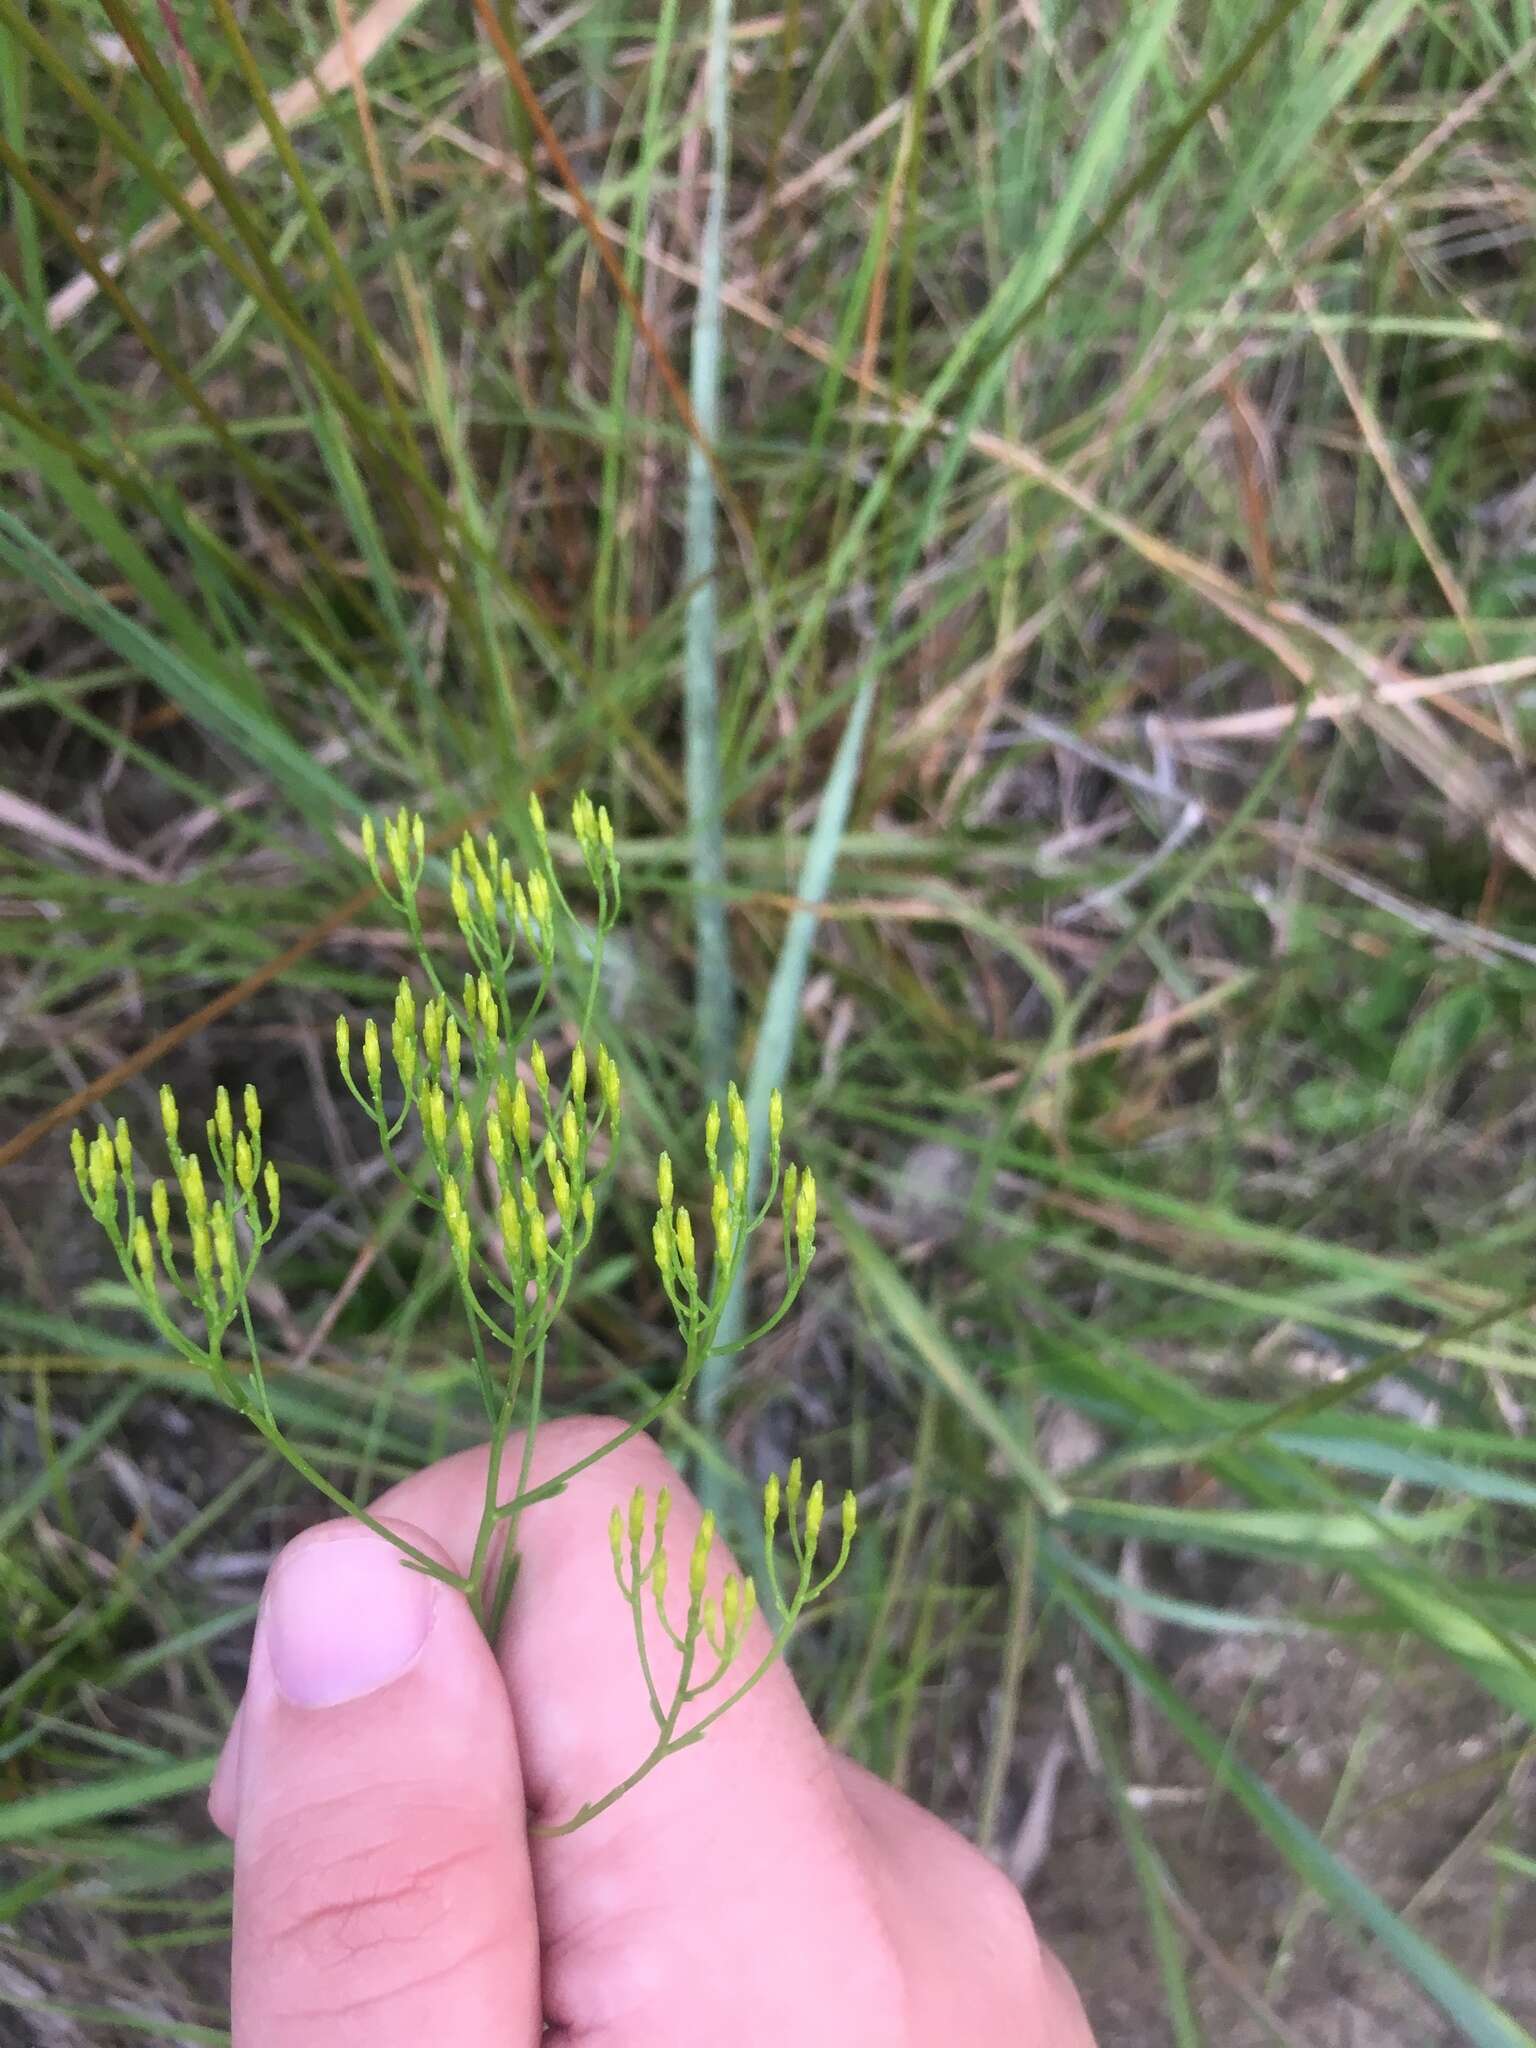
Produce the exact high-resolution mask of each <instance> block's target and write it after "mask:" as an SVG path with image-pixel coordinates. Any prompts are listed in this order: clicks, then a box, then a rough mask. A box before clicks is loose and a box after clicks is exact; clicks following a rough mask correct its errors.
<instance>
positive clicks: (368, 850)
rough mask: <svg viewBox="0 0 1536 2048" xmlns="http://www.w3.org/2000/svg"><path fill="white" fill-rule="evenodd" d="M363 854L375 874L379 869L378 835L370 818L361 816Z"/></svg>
mask: <svg viewBox="0 0 1536 2048" xmlns="http://www.w3.org/2000/svg"><path fill="white" fill-rule="evenodd" d="M363 855H364V858H365V859H366V860H367V862H368V865H369V867H371V868H372V869H373V871H374V873H375V874H377V873H378V871H379V836H378V833H377V832H376V831H375V829H374V823H373V820H372V818H370V817H368V816H367V815H366V814H365V815H364V817H363Z"/></svg>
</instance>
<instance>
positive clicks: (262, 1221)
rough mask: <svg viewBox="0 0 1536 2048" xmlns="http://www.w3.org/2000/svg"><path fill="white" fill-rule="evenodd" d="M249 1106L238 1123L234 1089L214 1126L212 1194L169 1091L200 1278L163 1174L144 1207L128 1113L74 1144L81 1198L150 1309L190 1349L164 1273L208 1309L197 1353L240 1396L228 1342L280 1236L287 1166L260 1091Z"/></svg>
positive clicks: (167, 1120)
mask: <svg viewBox="0 0 1536 2048" xmlns="http://www.w3.org/2000/svg"><path fill="white" fill-rule="evenodd" d="M241 1109H242V1112H243V1118H244V1121H243V1124H242V1125H239V1126H237V1124H236V1121H235V1108H234V1104H233V1102H232V1101H231V1099H230V1094H229V1090H228V1089H227V1088H220V1089H219V1091H218V1093H217V1095H216V1096H215V1098H214V1109H213V1115H212V1116H211V1117H209V1118H208V1120H207V1122H206V1124H205V1126H204V1129H205V1132H206V1135H207V1145H208V1159H209V1163H210V1172H211V1178H212V1180H213V1182H214V1187H215V1192H214V1193H213V1194H212V1195H211V1196H210V1194H209V1189H208V1180H207V1178H205V1176H204V1172H203V1163H202V1160H201V1158H200V1157H199V1156H198V1154H197V1153H196V1152H192V1151H188V1150H187V1149H185V1148H184V1147H183V1145H182V1142H181V1110H180V1107H179V1105H178V1104H177V1101H176V1097H175V1095H174V1094H173V1093H172V1091H171V1089H170V1088H169V1087H165V1088H162V1089H161V1091H160V1122H161V1126H162V1128H163V1130H164V1133H165V1143H166V1151H167V1153H168V1155H169V1159H170V1165H171V1174H172V1177H173V1179H174V1181H175V1184H176V1188H177V1192H178V1194H179V1196H180V1209H181V1216H182V1223H183V1230H184V1238H185V1245H186V1255H187V1258H188V1262H189V1265H190V1277H188V1276H186V1275H184V1273H183V1271H182V1267H181V1264H180V1260H179V1257H178V1252H177V1246H176V1237H175V1234H174V1232H173V1226H172V1205H171V1191H170V1184H169V1183H168V1182H167V1181H166V1180H165V1179H163V1178H157V1179H155V1180H153V1181H151V1183H150V1187H149V1202H148V1209H147V1212H146V1211H145V1209H143V1208H141V1206H140V1203H139V1196H138V1185H137V1173H136V1166H135V1158H134V1149H133V1140H132V1138H131V1136H130V1134H129V1130H128V1126H127V1123H126V1122H125V1121H124V1120H123V1119H122V1118H121V1117H119V1118H118V1120H117V1123H116V1125H115V1126H114V1127H113V1128H112V1129H111V1130H108V1129H107V1128H106V1127H105V1126H102V1127H100V1128H99V1129H98V1130H97V1131H96V1133H95V1135H94V1137H92V1138H91V1139H90V1140H89V1141H87V1139H86V1137H85V1134H84V1132H83V1131H79V1130H77V1131H75V1132H74V1133H73V1135H72V1136H71V1139H70V1154H71V1157H72V1159H73V1161H74V1167H75V1178H76V1181H77V1182H78V1183H79V1187H80V1193H81V1196H82V1197H83V1199H84V1201H85V1203H86V1206H87V1207H88V1208H89V1210H90V1212H91V1214H92V1215H93V1216H94V1217H95V1219H96V1221H97V1222H98V1223H99V1224H100V1225H101V1227H102V1229H103V1230H104V1231H105V1232H106V1234H107V1237H108V1239H109V1241H110V1242H111V1244H112V1247H113V1249H114V1250H115V1251H116V1253H117V1255H118V1260H119V1263H120V1264H121V1266H122V1268H123V1272H124V1275H125V1277H126V1278H127V1279H128V1281H129V1283H130V1285H132V1287H133V1289H134V1292H135V1293H136V1295H137V1296H138V1298H139V1301H140V1302H141V1304H142V1305H143V1307H144V1309H145V1311H146V1312H147V1313H148V1314H149V1316H150V1317H151V1319H152V1320H153V1321H154V1322H155V1324H156V1325H157V1327H158V1328H160V1329H161V1331H162V1333H163V1334H165V1335H167V1336H168V1337H169V1338H170V1339H171V1341H172V1342H173V1343H174V1344H175V1345H176V1346H177V1348H178V1349H180V1350H183V1351H184V1352H189V1351H190V1350H191V1347H190V1346H189V1343H188V1340H187V1339H186V1338H185V1337H184V1336H183V1335H182V1333H181V1332H180V1331H179V1330H178V1329H177V1328H175V1326H173V1325H172V1324H171V1323H170V1322H169V1319H168V1317H167V1315H166V1312H165V1308H164V1305H163V1304H162V1302H161V1299H160V1283H161V1279H162V1276H163V1277H164V1278H165V1279H166V1280H168V1281H169V1282H170V1283H171V1285H172V1287H174V1288H175V1290H176V1291H177V1293H178V1294H180V1295H181V1296H182V1298H183V1299H184V1300H186V1301H188V1302H190V1303H192V1304H194V1305H195V1306H196V1307H198V1308H199V1309H200V1310H201V1311H202V1315H203V1319H204V1322H205V1324H206V1328H207V1349H206V1350H205V1351H195V1352H191V1355H194V1356H196V1357H197V1358H198V1359H199V1361H200V1362H201V1363H203V1364H205V1365H207V1366H208V1367H209V1368H210V1369H211V1370H212V1371H213V1372H214V1373H215V1374H216V1376H218V1378H219V1380H220V1384H221V1385H222V1386H224V1387H225V1391H226V1392H230V1393H231V1394H232V1398H237V1397H234V1396H233V1392H232V1383H230V1382H229V1381H228V1377H227V1371H226V1369H225V1368H224V1366H223V1364H222V1361H221V1359H220V1356H219V1346H220V1343H221V1341H222V1338H223V1335H224V1332H225V1331H226V1330H227V1329H228V1327H229V1325H230V1323H231V1322H232V1321H233V1319H234V1317H235V1316H236V1315H237V1314H238V1313H239V1311H240V1308H241V1305H242V1304H243V1302H244V1300H245V1297H246V1294H247V1292H248V1290H249V1287H250V1281H251V1275H252V1273H253V1271H254V1269H255V1265H256V1261H257V1259H258V1257H259V1256H260V1253H261V1251H262V1248H263V1247H264V1246H265V1245H266V1244H267V1243H269V1242H270V1240H271V1238H272V1237H273V1235H274V1234H275V1232H276V1230H277V1225H278V1219H279V1216H280V1214H281V1209H282V1190H281V1187H280V1185H279V1182H278V1177H277V1169H276V1167H274V1166H273V1164H272V1162H271V1161H270V1160H265V1161H264V1160H263V1157H262V1143H261V1103H260V1101H259V1100H258V1098H257V1095H256V1091H255V1089H254V1088H251V1087H247V1088H246V1089H245V1092H244V1097H243V1100H242V1103H241ZM258 1191H259V1192H258Z"/></svg>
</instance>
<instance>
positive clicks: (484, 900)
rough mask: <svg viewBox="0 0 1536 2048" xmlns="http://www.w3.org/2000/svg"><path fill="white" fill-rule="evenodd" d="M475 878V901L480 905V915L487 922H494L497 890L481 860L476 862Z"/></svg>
mask: <svg viewBox="0 0 1536 2048" xmlns="http://www.w3.org/2000/svg"><path fill="white" fill-rule="evenodd" d="M474 880H475V901H476V903H478V904H479V906H480V915H481V916H482V917H483V918H484V919H485V921H486V923H487V924H490V923H493V922H494V921H495V917H496V891H495V888H494V887H493V886H492V883H491V878H490V876H489V875H488V874H487V873H486V872H485V869H484V868H483V867H482V866H481V865H480V863H479V861H476V862H475V866H474Z"/></svg>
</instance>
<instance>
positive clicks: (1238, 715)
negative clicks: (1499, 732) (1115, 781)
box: [1096, 654, 1536, 744]
mask: <svg viewBox="0 0 1536 2048" xmlns="http://www.w3.org/2000/svg"><path fill="white" fill-rule="evenodd" d="M1353 665H1355V666H1358V664H1357V663H1355V664H1353ZM1384 666H1385V668H1386V670H1387V672H1386V673H1383V674H1382V675H1381V676H1380V678H1379V680H1377V681H1376V682H1375V683H1374V685H1373V694H1374V696H1375V700H1376V702H1377V703H1379V704H1416V703H1418V702H1419V701H1420V700H1421V699H1423V698H1439V697H1445V696H1449V695H1450V694H1451V693H1452V692H1453V691H1458V690H1489V689H1499V688H1501V687H1502V686H1504V685H1506V684H1509V683H1523V682H1527V681H1529V680H1530V678H1531V677H1533V676H1536V654H1521V655H1517V656H1515V657H1514V658H1513V659H1511V660H1509V661H1484V662H1479V663H1478V665H1477V666H1476V667H1475V668H1454V669H1447V670H1445V671H1444V673H1443V674H1441V675H1437V676H1410V675H1404V674H1401V673H1400V672H1398V671H1396V670H1392V669H1391V668H1390V665H1389V664H1388V665H1384ZM1363 701H1364V700H1363V698H1362V695H1361V692H1360V691H1358V690H1349V691H1345V692H1334V693H1331V694H1330V695H1328V696H1319V697H1314V698H1313V699H1312V701H1311V703H1310V704H1308V705H1307V707H1306V709H1305V710H1304V711H1303V712H1302V714H1301V717H1302V722H1303V723H1304V724H1310V723H1312V722H1314V721H1318V720H1323V719H1335V720H1336V719H1342V718H1352V717H1355V716H1357V715H1358V714H1359V712H1360V709H1361V706H1362V703H1363ZM1295 715H1296V714H1295V711H1294V710H1293V708H1292V707H1291V706H1290V705H1288V704H1261V705H1256V706H1255V707H1254V708H1253V709H1252V710H1251V711H1225V712H1219V713H1217V714H1216V715H1215V716H1214V717H1211V718H1165V719H1163V720H1162V721H1161V722H1160V726H1159V730H1160V731H1161V732H1162V734H1163V735H1164V737H1165V738H1167V739H1170V740H1172V741H1174V742H1175V743H1177V744H1184V743H1187V742H1189V741H1202V740H1204V741H1210V740H1261V739H1269V738H1271V737H1272V736H1273V735H1274V734H1275V733H1278V732H1283V731H1284V730H1285V728H1286V727H1287V726H1288V725H1289V724H1290V723H1291V720H1292V719H1293V718H1294V717H1295ZM1140 729H1141V721H1140V719H1137V718H1128V717H1116V718H1106V719H1105V720H1104V722H1103V724H1102V725H1100V726H1098V727H1097V728H1096V730H1097V731H1098V732H1099V733H1100V734H1101V735H1102V736H1103V737H1104V738H1105V739H1124V738H1128V737H1129V736H1131V735H1132V734H1133V733H1136V732H1138V731H1140Z"/></svg>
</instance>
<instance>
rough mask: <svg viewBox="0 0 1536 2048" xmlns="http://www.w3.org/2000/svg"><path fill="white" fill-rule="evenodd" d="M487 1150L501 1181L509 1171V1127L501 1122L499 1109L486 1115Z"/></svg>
mask: <svg viewBox="0 0 1536 2048" xmlns="http://www.w3.org/2000/svg"><path fill="white" fill-rule="evenodd" d="M485 1149H486V1152H487V1154H488V1156H489V1158H490V1162H491V1164H492V1165H493V1166H494V1167H495V1169H496V1174H497V1178H498V1179H500V1178H501V1176H502V1175H504V1174H505V1172H506V1170H507V1127H506V1125H505V1124H504V1123H503V1122H502V1120H501V1111H500V1110H499V1109H492V1110H490V1111H488V1112H487V1114H486V1119H485Z"/></svg>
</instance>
